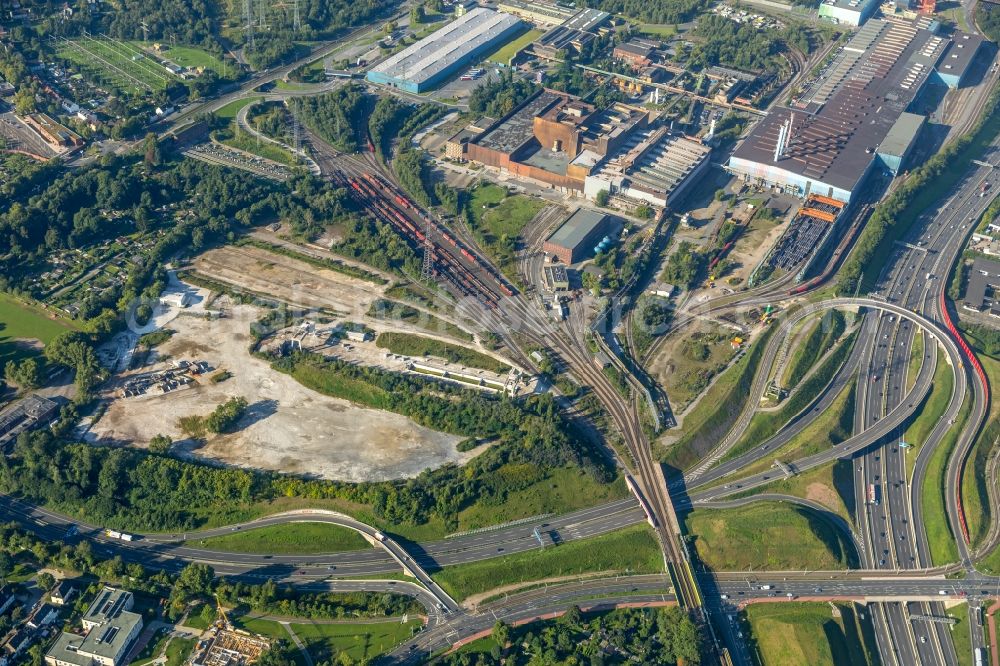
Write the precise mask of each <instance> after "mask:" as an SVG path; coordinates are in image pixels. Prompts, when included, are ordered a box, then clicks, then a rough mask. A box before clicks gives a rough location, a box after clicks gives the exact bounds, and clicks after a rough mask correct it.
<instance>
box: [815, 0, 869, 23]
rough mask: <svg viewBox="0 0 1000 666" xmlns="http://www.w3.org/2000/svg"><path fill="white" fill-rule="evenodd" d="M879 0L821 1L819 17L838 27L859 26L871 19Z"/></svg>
mask: <svg viewBox="0 0 1000 666" xmlns="http://www.w3.org/2000/svg"><path fill="white" fill-rule="evenodd" d="M878 6H879V0H823V2H821V3H820V5H819V17H820V18H821V19H825V20H827V21H830V22H831V23H836V24H838V25H852V26H859V25H862V24H863V23H864V22H865V21H867V20H868V19H869V18H871V16H872V14H874V13H875V10H876V9H877V8H878Z"/></svg>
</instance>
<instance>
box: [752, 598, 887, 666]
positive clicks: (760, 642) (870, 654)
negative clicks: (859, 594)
mask: <svg viewBox="0 0 1000 666" xmlns="http://www.w3.org/2000/svg"><path fill="white" fill-rule="evenodd" d="M836 608H837V610H838V611H839V617H836V616H835V615H834V612H833V608H831V607H830V605H828V604H823V603H800V602H788V603H770V604H751V605H749V606H747V608H746V611H745V612H744V615H745V618H746V621H747V622H749V624H750V631H751V640H750V642H751V649H754V648H755V649H756V652H757V657H758V660H759V662H760V664H761V666H841V665H843V664H851V666H875V665H876V664H878V663H879V660H878V656H877V652H876V650H877V648H876V645H875V644H874V642H873V633H872V630H871V625H870V622H871V620H870V619H868V618H869V617H870V615H868V614H867V613H859V612H857V611H856V610H855V607H854V606H853V605H848V604H836ZM862 614H864V615H865V616H866V619H864V620H862V619H861V615H862Z"/></svg>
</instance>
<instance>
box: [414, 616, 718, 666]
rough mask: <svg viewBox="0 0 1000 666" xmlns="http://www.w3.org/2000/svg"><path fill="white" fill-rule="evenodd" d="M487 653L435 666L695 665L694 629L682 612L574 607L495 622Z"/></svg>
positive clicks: (460, 655) (697, 641)
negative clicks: (546, 616) (529, 619)
mask: <svg viewBox="0 0 1000 666" xmlns="http://www.w3.org/2000/svg"><path fill="white" fill-rule="evenodd" d="M491 638H492V639H493V642H494V643H495V645H494V647H493V649H492V650H491V651H490V652H478V653H477V652H472V651H460V652H454V653H450V654H447V655H444V656H442V657H440V658H438V659H436V660H434V661H433V662H432V663H433V664H435V666H494V665H496V666H499V664H506V665H507V666H529V665H532V664H591V665H594V666H603V665H604V664H628V663H641V664H662V665H663V666H668V665H670V664H684V665H685V666H697V665H698V664H700V663H701V650H702V646H701V638H700V636H699V634H698V627H697V626H696V625H695V623H694V622H693V621H692V620H691V618H690V617H689V616H688V615H687V613H685V612H684V611H683V610H681V609H679V608H676V607H670V608H657V609H650V608H646V609H636V608H626V609H621V610H616V611H611V612H609V613H600V614H594V615H591V614H586V615H585V614H583V613H581V612H580V609H579V608H578V607H576V606H574V607H573V608H571V609H570V610H569V611H567V612H566V613H565V614H564V615H563V616H562V617H560V618H559V619H557V620H551V621H546V622H533V623H531V624H526V625H523V626H520V627H510V626H509V625H507V624H505V623H503V622H497V623H496V625H494V627H493V632H492V635H491Z"/></svg>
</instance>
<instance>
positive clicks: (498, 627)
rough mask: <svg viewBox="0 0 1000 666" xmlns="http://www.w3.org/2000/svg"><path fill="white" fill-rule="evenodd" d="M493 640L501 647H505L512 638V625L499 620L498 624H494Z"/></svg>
mask: <svg viewBox="0 0 1000 666" xmlns="http://www.w3.org/2000/svg"><path fill="white" fill-rule="evenodd" d="M493 640H495V641H496V642H497V645H499V646H500V647H501V648H503V647H505V646H506V645H507V641H508V640H510V626H509V625H508V624H507V623H506V622H504V621H503V620H497V621H496V624H494V625H493Z"/></svg>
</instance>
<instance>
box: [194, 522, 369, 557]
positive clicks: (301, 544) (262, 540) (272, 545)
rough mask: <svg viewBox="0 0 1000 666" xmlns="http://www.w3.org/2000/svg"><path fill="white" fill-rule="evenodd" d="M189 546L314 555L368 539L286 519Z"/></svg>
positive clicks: (360, 547) (365, 544)
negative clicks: (283, 521)
mask: <svg viewBox="0 0 1000 666" xmlns="http://www.w3.org/2000/svg"><path fill="white" fill-rule="evenodd" d="M187 544H188V545H189V546H191V547H192V548H205V549H207V550H217V551H220V552H226V553H270V554H275V555H315V554H319V553H339V552H342V551H347V550H364V549H366V548H368V547H369V544H368V542H367V541H365V540H364V538H363V537H362V536H361V535H360V534H358V533H357V532H355V531H354V530H352V529H348V528H346V527H339V526H337V525H328V524H326V523H287V524H285V525H270V526H268V527H259V528H257V529H250V530H241V531H238V532H232V533H230V534H226V535H224V536H217V537H211V538H208V539H200V540H197V541H189V542H187Z"/></svg>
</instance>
